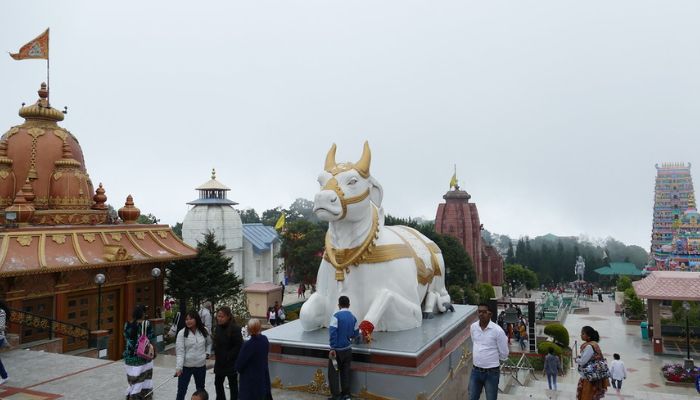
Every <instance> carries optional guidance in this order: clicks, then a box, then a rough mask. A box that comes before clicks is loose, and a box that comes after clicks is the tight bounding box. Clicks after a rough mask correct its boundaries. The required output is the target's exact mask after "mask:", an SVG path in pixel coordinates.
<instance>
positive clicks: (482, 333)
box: [469, 303, 508, 400]
mask: <svg viewBox="0 0 700 400" xmlns="http://www.w3.org/2000/svg"><path fill="white" fill-rule="evenodd" d="M477 313H478V315H479V320H478V321H476V322H474V323H473V324H472V325H471V328H470V331H471V338H472V345H473V349H472V358H473V362H474V367H473V368H472V375H471V378H470V379H469V399H470V400H479V397H480V396H481V391H482V390H486V400H496V398H498V380H499V378H500V376H501V371H500V368H499V367H500V365H501V360H505V359H507V358H508V338H507V337H506V334H505V333H504V332H503V329H501V327H500V326H498V325H496V324H495V323H494V322H493V321H491V311H490V310H489V306H488V305H487V304H485V303H482V304H479V306H478V307H477Z"/></svg>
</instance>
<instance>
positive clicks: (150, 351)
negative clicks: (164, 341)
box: [136, 321, 155, 361]
mask: <svg viewBox="0 0 700 400" xmlns="http://www.w3.org/2000/svg"><path fill="white" fill-rule="evenodd" d="M147 331H148V321H143V322H141V335H140V336H139V340H138V342H136V355H137V356H138V357H139V358H143V359H144V360H146V361H151V360H153V359H154V358H155V350H154V348H153V344H151V341H150V340H148V335H147Z"/></svg>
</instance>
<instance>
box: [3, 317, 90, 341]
mask: <svg viewBox="0 0 700 400" xmlns="http://www.w3.org/2000/svg"><path fill="white" fill-rule="evenodd" d="M10 322H13V323H15V324H19V325H22V326H29V327H32V328H38V329H45V330H48V331H49V338H50V339H53V338H54V334H59V335H64V336H70V337H74V338H77V339H80V340H87V339H88V338H89V336H90V330H89V329H87V328H83V327H82V326H78V325H73V324H69V323H67V322H61V321H57V320H55V319H52V318H48V317H44V316H42V315H37V314H32V313H30V312H26V311H21V310H15V309H10Z"/></svg>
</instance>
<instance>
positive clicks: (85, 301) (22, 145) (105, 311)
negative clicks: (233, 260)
mask: <svg viewBox="0 0 700 400" xmlns="http://www.w3.org/2000/svg"><path fill="white" fill-rule="evenodd" d="M19 115H20V116H21V117H23V118H24V120H25V121H24V123H22V124H20V125H17V126H13V127H11V128H10V129H9V130H8V131H7V132H6V133H5V134H4V135H3V136H2V137H1V138H0V208H1V209H2V210H4V211H0V297H1V298H3V299H4V300H5V301H6V302H7V303H8V306H9V307H10V308H11V309H12V313H11V318H10V322H11V323H10V325H9V329H8V333H9V334H11V335H12V334H14V335H16V336H17V337H18V338H19V342H20V343H29V342H36V341H39V340H45V339H49V338H54V339H53V340H58V341H59V342H60V346H58V347H59V348H60V349H62V351H64V352H67V351H72V350H78V349H81V348H85V347H87V341H88V337H87V336H86V335H81V334H75V333H76V332H78V331H83V330H85V331H89V332H96V331H98V330H99V331H100V332H102V334H103V335H104V336H108V337H109V341H108V343H109V345H108V346H107V348H106V349H107V354H105V356H106V357H108V358H110V359H119V358H121V353H122V352H123V349H124V343H123V337H122V333H121V332H122V328H123V326H124V322H125V321H127V320H129V319H130V318H131V312H132V310H133V308H134V307H135V306H136V305H143V306H145V307H146V312H147V314H148V316H149V317H150V318H153V317H155V315H154V314H155V312H154V311H155V309H156V308H157V307H159V306H160V305H162V298H163V277H164V275H165V273H164V272H165V266H166V265H168V264H169V263H170V262H172V261H174V260H180V259H185V258H191V257H194V256H195V254H196V252H195V250H194V249H192V248H191V247H190V246H188V245H186V244H185V243H183V242H182V241H181V240H180V239H179V238H178V237H177V236H176V235H174V234H173V232H172V231H171V229H170V227H169V226H167V225H139V224H136V220H137V218H138V217H139V215H140V211H139V209H138V208H136V207H135V206H134V202H133V199H132V197H131V196H129V197H128V198H127V200H126V203H125V205H124V207H122V208H120V209H119V212H118V215H119V218H116V216H110V215H109V212H108V206H107V204H106V201H107V196H106V194H105V189H104V188H103V186H102V184H100V185H99V186H98V188H97V189H96V190H95V189H94V185H93V182H92V180H91V178H90V176H89V174H88V172H87V169H86V168H85V160H84V157H83V152H82V149H81V147H80V144H79V143H78V140H77V139H76V138H75V136H73V134H72V133H71V132H69V131H68V130H66V129H64V128H62V127H60V126H59V125H58V122H60V121H62V120H63V119H64V115H63V113H62V112H60V111H58V110H56V109H54V108H52V107H51V106H50V104H49V101H48V90H47V88H46V85H44V84H42V87H41V89H40V90H39V100H38V101H37V102H36V103H35V104H32V105H29V106H23V107H22V108H21V109H20V111H19ZM155 268H158V269H159V271H156V272H158V273H160V274H159V275H157V274H156V276H155V277H154V274H153V271H154V270H155ZM97 274H103V275H104V277H105V279H104V283H102V284H101V285H99V286H98V284H96V275H97ZM98 293H99V296H98ZM98 303H99V307H98ZM47 321H49V322H47ZM98 327H99V329H98Z"/></svg>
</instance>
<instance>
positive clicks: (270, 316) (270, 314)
mask: <svg viewBox="0 0 700 400" xmlns="http://www.w3.org/2000/svg"><path fill="white" fill-rule="evenodd" d="M267 320H268V321H269V322H270V326H275V325H277V313H276V312H275V309H274V307H267Z"/></svg>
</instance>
